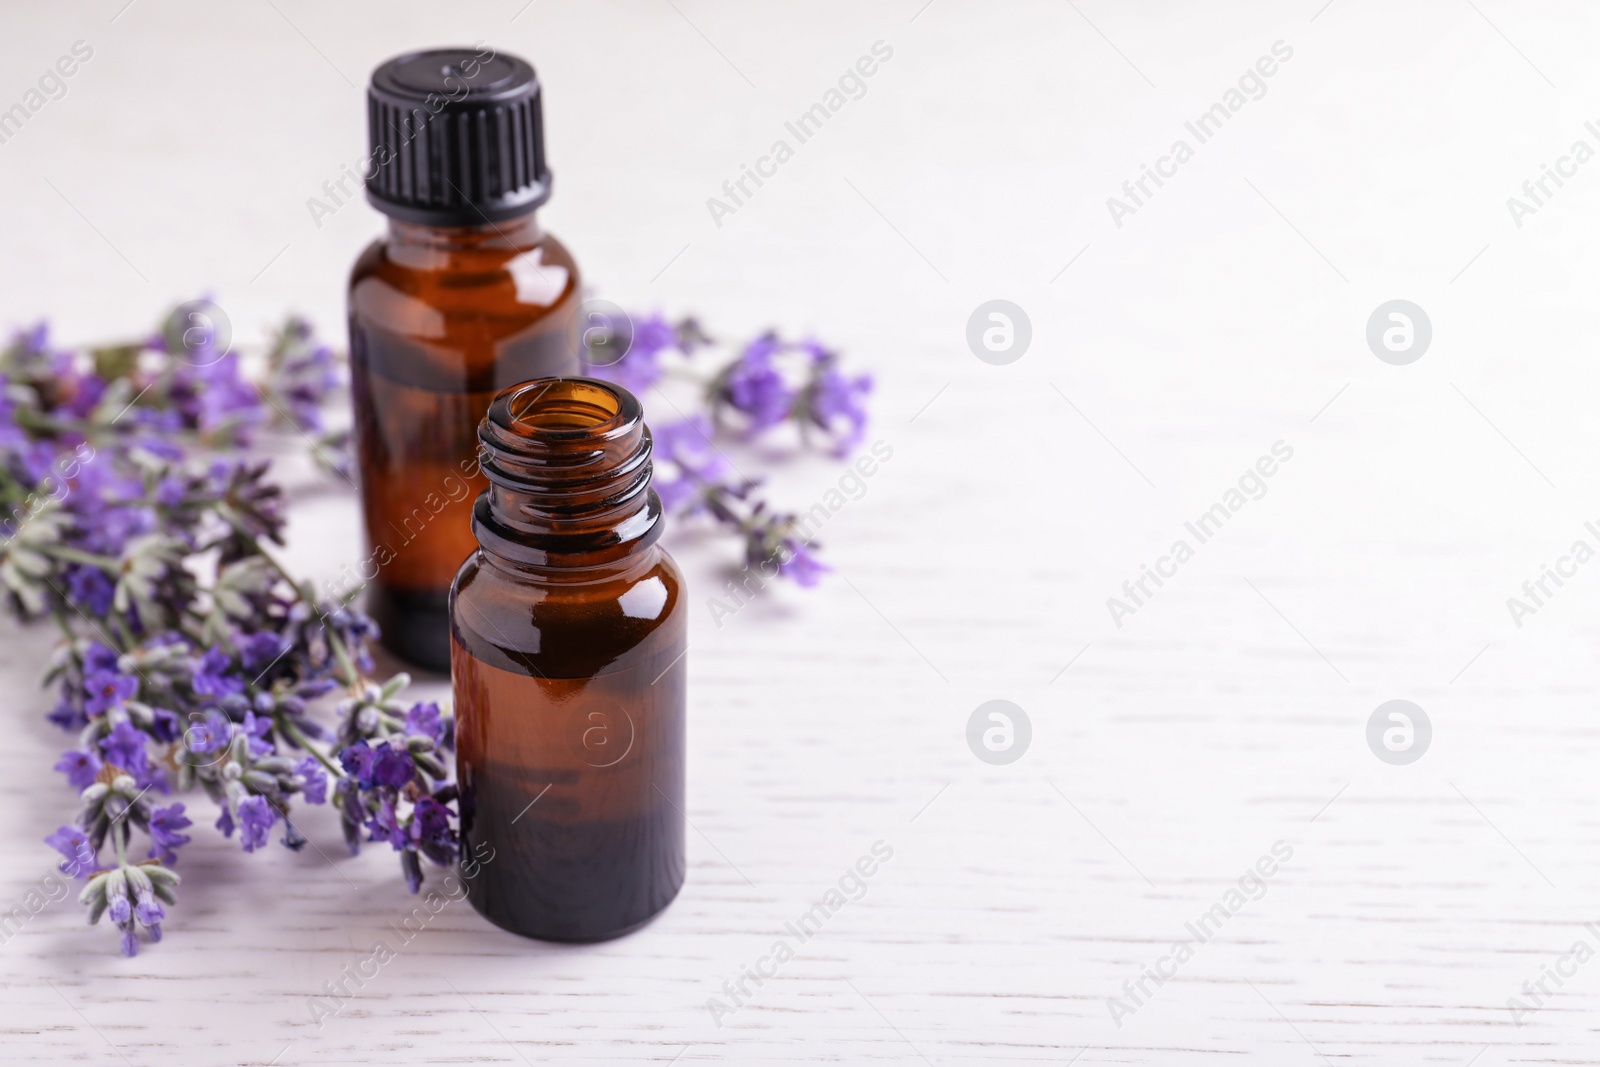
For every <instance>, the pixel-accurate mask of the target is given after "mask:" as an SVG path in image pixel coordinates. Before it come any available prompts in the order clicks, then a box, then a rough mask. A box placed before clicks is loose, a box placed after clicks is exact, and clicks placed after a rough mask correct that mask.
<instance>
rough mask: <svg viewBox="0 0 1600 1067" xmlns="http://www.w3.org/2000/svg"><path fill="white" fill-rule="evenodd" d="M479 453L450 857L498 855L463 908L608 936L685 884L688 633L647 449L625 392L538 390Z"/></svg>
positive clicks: (454, 664)
mask: <svg viewBox="0 0 1600 1067" xmlns="http://www.w3.org/2000/svg"><path fill="white" fill-rule="evenodd" d="M479 436H480V440H481V443H482V466H483V473H484V475H485V476H486V477H487V478H488V482H489V488H488V489H487V491H485V492H484V493H483V494H482V495H481V496H480V497H479V498H478V500H477V502H476V504H475V506H474V508H473V516H472V529H473V533H474V534H475V535H476V537H477V540H478V543H479V545H480V546H481V547H480V549H479V550H478V551H477V552H475V553H474V554H473V555H472V556H471V557H470V558H469V559H468V560H467V562H466V563H465V564H464V565H463V566H462V567H461V571H460V573H459V574H458V575H457V576H456V580H455V586H454V588H453V590H452V592H451V599H450V617H451V627H452V629H451V634H452V641H451V674H452V676H453V681H454V686H455V711H456V730H457V741H456V744H457V748H456V768H457V777H458V780H459V784H460V790H461V833H462V839H463V841H462V847H463V853H464V854H469V855H474V856H488V857H492V858H490V859H488V860H487V861H486V862H481V863H480V864H478V865H477V869H476V871H475V872H474V874H473V876H472V877H470V878H465V879H464V882H465V884H466V886H467V897H468V899H469V900H471V902H472V904H473V906H474V907H476V908H477V909H478V911H480V912H482V913H483V915H485V916H486V917H487V918H488V919H489V920H490V921H492V922H494V923H496V924H497V925H499V926H502V927H504V928H505V929H507V930H511V931H513V932H515V933H519V934H524V935H527V936H529V937H538V938H543V939H547V940H554V941H593V940H599V939H602V938H607V937H615V936H617V935H619V934H623V933H626V932H628V931H629V930H632V929H634V928H636V927H638V926H640V925H642V924H643V923H644V922H646V921H647V920H649V919H650V917H651V916H653V915H655V914H656V913H657V912H658V911H660V910H661V909H662V908H664V907H665V906H666V905H667V904H668V903H669V902H670V901H671V900H672V898H673V897H674V896H675V895H676V894H677V892H678V889H679V887H680V886H681V885H682V884H683V876H684V839H683V832H684V814H683V798H684V710H685V708H684V704H685V669H686V668H685V663H684V658H685V657H684V653H685V651H686V639H687V632H686V631H687V621H686V618H685V601H684V598H683V589H682V579H681V576H680V573H679V571H678V568H677V565H676V564H675V563H674V562H673V561H672V557H670V556H669V555H667V553H666V551H665V550H664V549H662V548H661V547H660V546H659V545H657V544H656V541H657V538H659V537H660V535H661V528H662V511H661V501H660V499H659V498H658V497H657V496H656V493H655V490H654V489H652V488H651V487H650V476H651V464H650V451H651V440H650V432H649V430H648V429H647V428H646V427H645V425H644V420H643V413H642V411H641V409H640V406H639V402H638V400H637V399H635V398H634V397H633V395H632V394H630V393H628V392H627V391H626V390H624V389H622V388H620V387H618V386H616V385H613V384H611V383H609V382H603V381H598V380H595V379H590V378H544V379H540V380H536V381H532V382H527V383H524V384H522V385H519V386H516V387H515V388H512V389H508V390H506V391H505V392H502V393H500V394H499V395H498V396H496V397H495V399H494V402H493V403H492V404H491V405H490V406H489V413H488V415H487V417H486V418H485V419H484V420H483V425H482V428H481V430H480V431H479Z"/></svg>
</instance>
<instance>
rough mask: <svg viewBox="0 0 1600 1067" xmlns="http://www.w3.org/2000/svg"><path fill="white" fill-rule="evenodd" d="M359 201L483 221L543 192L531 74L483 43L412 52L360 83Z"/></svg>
mask: <svg viewBox="0 0 1600 1067" xmlns="http://www.w3.org/2000/svg"><path fill="white" fill-rule="evenodd" d="M367 140H368V145H369V147H370V148H371V153H372V154H371V157H370V159H371V162H370V163H369V164H368V167H367V175H368V177H367V179H366V182H367V199H368V200H369V201H371V202H372V206H373V207H375V208H377V209H378V210H379V211H382V212H383V213H384V214H386V215H392V216H393V217H395V218H398V219H404V220H406V221H407V222H420V223H426V224H429V225H433V226H481V225H483V224H484V223H486V222H498V221H500V220H501V219H509V218H513V217H515V216H517V215H525V214H527V213H528V212H530V211H532V210H533V209H534V208H536V207H538V206H539V205H540V204H542V203H544V202H545V201H546V200H547V199H549V197H550V171H549V168H547V167H546V166H545V159H544V121H543V117H542V116H541V114H540V111H539V79H538V77H537V76H536V75H535V74H534V73H533V67H531V66H529V65H528V63H527V62H526V61H525V60H522V59H518V58H517V57H516V56H511V55H506V54H504V53H496V52H494V51H493V50H492V49H490V48H487V47H484V48H476V49H475V48H437V49H433V50H431V51H427V52H410V53H407V54H406V55H403V56H396V57H395V58H393V59H391V60H389V61H388V62H387V63H384V64H383V65H382V66H380V67H379V68H378V69H377V70H375V71H373V72H372V84H371V85H369V86H368V87H367Z"/></svg>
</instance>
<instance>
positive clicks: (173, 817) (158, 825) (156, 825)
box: [150, 804, 194, 866]
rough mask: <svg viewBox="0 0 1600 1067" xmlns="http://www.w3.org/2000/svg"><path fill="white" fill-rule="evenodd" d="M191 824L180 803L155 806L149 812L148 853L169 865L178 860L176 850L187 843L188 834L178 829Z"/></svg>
mask: <svg viewBox="0 0 1600 1067" xmlns="http://www.w3.org/2000/svg"><path fill="white" fill-rule="evenodd" d="M193 825H194V823H193V822H192V821H190V819H189V817H188V816H186V815H185V814H184V813H183V805H182V804H169V805H167V806H166V807H164V808H156V809H155V810H154V811H152V812H151V813H150V855H151V856H152V857H154V858H156V859H159V860H160V861H161V862H162V863H165V864H167V865H169V866H170V865H171V864H174V863H176V862H178V856H177V851H176V850H177V849H179V848H181V847H183V846H184V845H187V844H188V843H189V835H188V834H184V833H179V832H178V831H180V830H184V829H187V828H188V827H190V826H193Z"/></svg>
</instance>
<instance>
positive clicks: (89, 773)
mask: <svg viewBox="0 0 1600 1067" xmlns="http://www.w3.org/2000/svg"><path fill="white" fill-rule="evenodd" d="M102 766H104V764H102V763H101V762H100V757H99V756H96V755H95V754H94V753H93V752H80V751H78V750H77V749H73V750H72V751H70V752H63V753H62V754H61V758H60V759H59V760H57V761H56V765H55V770H58V771H60V772H61V773H62V774H64V775H66V776H67V784H68V785H70V786H72V788H74V789H77V790H79V791H82V790H84V789H88V788H89V786H90V785H92V784H93V783H94V777H95V775H97V774H99V773H100V768H101V767H102Z"/></svg>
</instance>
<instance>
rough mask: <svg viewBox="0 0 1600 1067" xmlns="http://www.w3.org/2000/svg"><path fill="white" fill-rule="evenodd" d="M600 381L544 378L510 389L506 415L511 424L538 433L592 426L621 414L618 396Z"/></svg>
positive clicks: (580, 431)
mask: <svg viewBox="0 0 1600 1067" xmlns="http://www.w3.org/2000/svg"><path fill="white" fill-rule="evenodd" d="M602 384H603V383H598V382H594V381H591V380H586V379H582V378H545V379H541V380H540V381H538V382H528V383H525V384H524V385H521V386H518V387H517V388H515V389H514V390H512V393H511V396H510V398H509V399H508V400H507V403H506V415H507V417H508V418H509V420H510V422H511V424H512V426H513V427H515V428H517V429H520V430H526V431H527V432H528V433H530V434H532V435H534V436H537V435H539V434H548V433H560V432H562V431H577V432H578V433H583V432H586V431H593V430H596V429H598V428H600V427H602V426H604V425H606V424H607V423H609V422H611V421H613V420H614V419H616V418H617V417H618V416H619V415H621V414H622V407H623V404H622V398H621V397H620V396H618V395H617V393H616V392H615V391H614V390H613V389H611V388H602V387H601V386H602Z"/></svg>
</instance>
